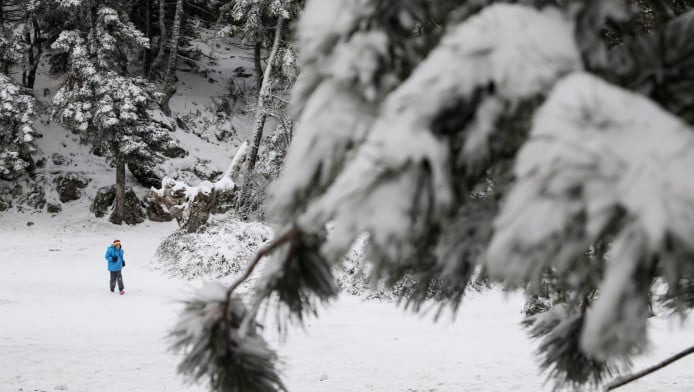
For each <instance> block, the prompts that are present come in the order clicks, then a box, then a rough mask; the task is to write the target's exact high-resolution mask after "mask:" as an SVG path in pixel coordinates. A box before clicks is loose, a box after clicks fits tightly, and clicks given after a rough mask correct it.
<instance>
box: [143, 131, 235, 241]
mask: <svg viewBox="0 0 694 392" xmlns="http://www.w3.org/2000/svg"><path fill="white" fill-rule="evenodd" d="M247 154H248V143H243V144H242V145H241V146H240V147H239V149H238V150H237V151H236V153H235V154H234V158H233V159H232V160H231V164H230V165H229V167H228V168H227V170H226V171H225V172H224V175H222V177H221V178H220V179H219V180H217V181H216V182H215V183H211V182H209V181H202V182H201V183H200V184H198V186H189V185H187V184H185V183H183V182H182V181H176V180H174V179H172V178H169V177H164V178H163V179H162V181H161V188H160V189H155V188H152V189H151V191H150V195H151V196H152V198H153V199H154V200H155V201H157V202H158V203H159V204H161V205H162V206H163V207H164V208H165V209H166V210H167V211H168V212H169V213H170V214H171V216H173V217H174V218H176V222H178V226H179V227H180V228H182V229H185V230H187V231H188V232H195V231H196V230H197V229H198V228H199V227H200V226H202V225H203V224H205V223H206V222H207V219H208V218H209V216H210V213H212V211H213V210H214V209H215V208H216V207H217V206H218V204H221V203H224V204H227V205H229V206H230V205H231V204H232V203H231V200H232V199H233V198H234V197H235V196H236V195H235V192H236V190H237V184H238V181H239V175H240V171H241V166H242V165H243V162H244V160H245V159H246V155H247Z"/></svg>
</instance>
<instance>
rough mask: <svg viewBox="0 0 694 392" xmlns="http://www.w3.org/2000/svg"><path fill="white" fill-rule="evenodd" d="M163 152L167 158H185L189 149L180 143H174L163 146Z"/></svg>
mask: <svg viewBox="0 0 694 392" xmlns="http://www.w3.org/2000/svg"><path fill="white" fill-rule="evenodd" d="M161 153H162V155H164V156H165V157H167V158H183V157H185V156H186V155H188V151H186V150H184V149H183V148H182V147H181V146H179V145H178V144H172V145H170V146H167V147H164V148H162V149H161Z"/></svg>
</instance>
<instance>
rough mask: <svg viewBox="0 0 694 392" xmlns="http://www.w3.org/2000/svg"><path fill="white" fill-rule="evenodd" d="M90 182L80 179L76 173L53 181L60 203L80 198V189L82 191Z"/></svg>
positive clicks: (86, 179)
mask: <svg viewBox="0 0 694 392" xmlns="http://www.w3.org/2000/svg"><path fill="white" fill-rule="evenodd" d="M90 181H91V179H90V178H85V177H82V176H80V175H79V174H76V173H68V174H64V175H60V176H58V177H56V178H55V179H53V183H54V184H55V190H56V191H57V192H58V196H59V197H60V201H61V202H62V203H65V202H68V201H71V200H77V199H79V198H80V197H82V192H81V191H80V189H84V188H85V187H86V186H87V184H89V182H90Z"/></svg>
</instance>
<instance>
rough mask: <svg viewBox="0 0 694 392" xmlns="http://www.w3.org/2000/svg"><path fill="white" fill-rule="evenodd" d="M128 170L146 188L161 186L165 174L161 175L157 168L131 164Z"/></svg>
mask: <svg viewBox="0 0 694 392" xmlns="http://www.w3.org/2000/svg"><path fill="white" fill-rule="evenodd" d="M128 170H130V173H132V175H133V177H135V179H137V182H138V183H140V184H142V185H144V186H146V187H158V186H160V185H161V180H162V178H164V175H163V173H159V172H158V171H157V170H156V166H148V165H140V164H138V163H129V164H128Z"/></svg>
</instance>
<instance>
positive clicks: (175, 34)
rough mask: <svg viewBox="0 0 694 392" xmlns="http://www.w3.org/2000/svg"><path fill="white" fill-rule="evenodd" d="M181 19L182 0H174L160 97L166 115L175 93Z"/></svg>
mask: <svg viewBox="0 0 694 392" xmlns="http://www.w3.org/2000/svg"><path fill="white" fill-rule="evenodd" d="M182 21H183V0H176V15H175V16H174V24H173V29H172V31H171V49H170V50H169V64H168V66H167V67H166V78H165V79H164V88H163V93H164V96H163V97H162V98H161V102H160V106H161V110H162V111H163V112H164V113H165V114H166V115H171V109H170V108H169V100H170V99H171V97H172V96H173V95H174V94H175V93H176V66H177V64H178V39H179V37H180V35H181V24H182Z"/></svg>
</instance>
